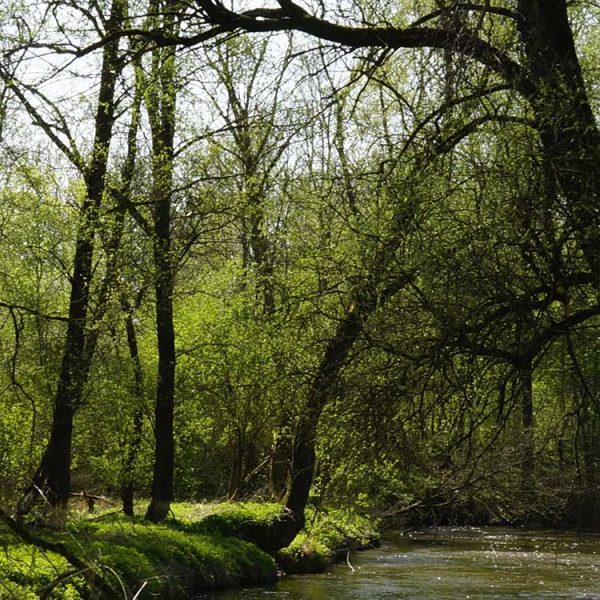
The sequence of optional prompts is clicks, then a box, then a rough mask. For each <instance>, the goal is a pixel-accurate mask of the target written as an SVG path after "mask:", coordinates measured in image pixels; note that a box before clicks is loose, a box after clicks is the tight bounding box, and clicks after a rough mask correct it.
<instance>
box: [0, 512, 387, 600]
mask: <svg viewBox="0 0 600 600" xmlns="http://www.w3.org/2000/svg"><path fill="white" fill-rule="evenodd" d="M280 511H281V506H280V505H277V504H259V503H236V504H231V503H224V504H218V505H214V504H213V505H206V504H198V505H193V504H175V505H174V506H173V513H174V516H175V518H174V519H171V520H169V521H168V522H167V523H166V524H164V525H155V524H149V523H147V522H144V521H143V520H142V519H141V518H127V517H124V516H121V515H117V514H107V515H103V516H102V517H101V518H100V519H98V518H96V519H94V520H91V519H89V518H74V519H73V520H71V522H70V523H69V525H68V527H67V529H66V531H63V532H49V531H44V530H40V531H38V532H37V533H38V535H42V536H43V537H45V538H46V539H51V540H52V541H60V542H62V543H63V544H65V545H66V546H67V547H69V548H70V549H71V550H72V551H74V552H75V553H76V554H77V555H78V556H80V557H81V558H83V559H85V560H86V561H88V562H89V563H93V564H94V565H96V566H97V567H98V569H99V570H101V572H102V574H103V575H104V577H105V578H106V579H108V580H109V581H110V582H111V583H112V584H113V586H114V587H115V588H116V589H118V590H120V591H121V593H122V597H123V598H124V600H125V599H127V598H133V597H134V596H135V594H136V593H138V592H139V591H140V589H141V588H142V587H143V590H142V591H141V593H139V595H138V596H137V598H139V600H143V599H144V598H151V597H160V598H171V599H176V598H189V597H190V595H192V594H194V593H195V592H198V591H200V590H206V589H210V588H218V587H233V586H237V585H257V584H260V583H266V582H270V581H273V580H274V579H275V578H276V576H277V565H276V563H275V560H274V558H273V557H272V556H270V555H268V554H266V553H265V552H263V551H261V550H259V549H258V548H257V547H256V546H255V545H253V544H251V543H249V542H246V541H243V540H242V539H240V538H245V539H251V538H252V532H253V531H254V528H260V527H262V526H264V524H265V523H268V522H270V521H272V520H273V519H275V518H277V517H278V515H279V514H280ZM307 523H308V526H307V530H306V531H303V532H302V533H301V534H300V535H299V536H298V538H297V539H296V540H295V541H294V543H293V544H292V545H291V546H290V547H289V548H286V549H285V550H283V551H281V552H280V553H278V555H277V557H276V558H277V560H278V562H279V564H280V568H282V569H283V570H284V571H286V572H290V573H291V572H294V573H298V572H307V571H319V570H323V569H325V568H326V567H327V566H328V565H329V564H331V562H332V561H333V560H334V558H335V556H336V551H339V550H340V549H341V548H345V547H349V548H359V547H361V546H364V545H368V544H369V543H371V542H372V541H373V540H374V539H375V538H376V536H377V531H376V530H375V529H374V527H373V524H372V521H369V520H368V519H366V518H364V517H359V516H357V515H356V514H354V513H352V512H350V511H344V510H330V511H327V512H325V511H321V512H319V513H314V512H312V513H311V512H309V514H308V519H307ZM344 556H345V554H344ZM59 581H60V582H59ZM57 582H59V583H57ZM87 585H88V584H87V583H86V580H85V577H84V576H83V575H82V574H81V573H75V572H74V570H73V569H72V567H71V566H70V565H69V564H68V563H67V561H66V560H65V559H63V558H62V557H60V556H58V555H55V554H52V553H49V552H42V551H40V550H38V549H36V548H33V547H32V546H28V545H24V544H22V543H20V542H19V541H18V540H16V539H15V538H14V537H13V536H12V535H10V534H8V533H6V532H2V531H0V600H8V599H11V600H29V599H33V598H39V597H40V596H39V594H40V592H41V591H42V592H45V593H46V596H45V597H46V598H48V599H49V600H79V599H84V598H88V597H89V589H88V587H87Z"/></svg>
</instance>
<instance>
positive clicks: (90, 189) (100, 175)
mask: <svg viewBox="0 0 600 600" xmlns="http://www.w3.org/2000/svg"><path fill="white" fill-rule="evenodd" d="M125 11H126V5H125V3H124V2H123V1H122V0H115V1H114V2H113V3H112V6H111V13H110V17H109V18H108V19H107V20H106V31H105V32H104V35H106V36H111V35H114V33H115V32H118V31H119V30H120V28H121V27H122V25H123V18H124V14H125ZM120 68H121V66H120V61H119V42H118V39H117V40H113V41H109V42H108V43H107V44H106V45H105V47H104V50H103V61H102V67H101V72H100V89H99V93H98V104H97V111H96V116H95V123H94V127H95V134H94V141H93V147H92V151H91V156H90V158H89V160H88V161H86V160H85V159H84V157H83V156H82V155H81V154H80V152H79V150H78V148H77V147H76V146H75V144H74V142H73V137H72V136H71V134H70V132H69V130H68V129H66V131H65V125H66V122H65V121H64V117H62V119H63V120H62V125H63V126H62V127H61V126H60V121H59V125H56V124H53V123H51V122H49V121H48V120H46V119H45V118H44V116H43V115H42V113H41V112H40V111H39V110H38V109H37V108H36V106H35V104H34V103H32V101H30V99H29V97H28V95H32V96H33V97H34V98H35V97H36V96H37V99H40V94H39V93H37V92H36V90H35V89H33V88H31V87H28V86H26V85H23V86H20V85H19V83H18V82H17V81H15V80H14V79H13V78H12V77H11V74H10V73H9V72H8V71H7V70H5V69H2V71H1V73H0V75H1V76H2V78H3V79H4V81H5V83H6V84H8V85H9V86H10V89H11V91H12V93H13V94H15V96H16V97H17V98H18V99H19V100H20V101H21V103H22V104H23V105H24V107H25V109H26V110H27V111H28V112H29V114H30V115H31V117H32V118H33V119H34V121H35V122H36V123H37V124H39V125H40V127H41V128H42V129H43V130H44V132H45V133H46V135H48V137H49V138H50V140H52V142H54V144H55V145H56V146H57V147H58V148H59V149H60V150H61V151H62V152H63V153H64V154H65V155H66V156H67V158H68V159H69V160H70V161H71V162H72V163H73V165H74V166H75V167H76V168H77V169H78V170H79V172H80V173H81V175H82V177H83V179H84V181H85V198H84V200H83V204H82V207H81V214H80V223H79V230H78V236H77V241H76V247H75V255H74V258H73V271H72V276H71V290H70V300H69V309H68V324H67V332H66V335H65V342H64V350H63V359H62V366H61V371H60V375H59V380H58V386H57V389H56V394H55V399H54V415H53V423H52V430H51V433H50V439H49V441H48V446H47V448H46V451H45V452H44V455H43V458H42V461H41V464H40V466H39V468H38V470H37V472H36V474H35V476H34V477H33V481H32V483H31V486H30V487H29V488H28V489H27V491H26V493H25V495H24V497H23V499H22V501H21V502H20V504H19V512H20V513H26V512H28V511H29V509H30V508H31V504H32V503H33V502H35V501H36V500H39V499H40V492H41V495H42V496H43V497H45V498H47V500H48V502H49V503H50V505H51V506H54V507H57V508H58V509H59V510H58V512H57V515H58V517H57V519H58V522H59V523H60V522H61V521H62V520H63V518H64V509H66V504H67V500H68V495H69V491H70V464H71V443H72V435H73V417H74V414H75V412H76V410H77V409H78V408H79V406H80V405H81V402H82V395H83V389H84V385H85V382H86V379H87V375H88V373H89V369H90V365H91V359H92V356H93V351H88V350H89V349H88V347H86V343H87V341H88V338H87V335H86V329H87V327H88V326H89V321H88V318H89V317H88V309H89V299H90V288H91V282H92V276H93V258H94V248H95V236H96V233H97V231H98V213H99V210H100V206H101V203H102V198H103V195H104V191H105V176H106V171H107V164H108V155H109V149H110V142H111V138H112V127H113V123H114V120H115V104H116V99H115V86H116V82H117V77H118V73H119V71H120ZM41 99H42V100H44V96H43V95H42V96H41ZM51 108H54V109H55V110H56V108H55V107H51ZM58 118H59V120H60V119H61V116H60V113H59V117H58ZM61 132H64V135H65V136H66V138H67V141H66V142H65V141H64V140H63V139H62V137H61Z"/></svg>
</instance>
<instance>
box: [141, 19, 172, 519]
mask: <svg viewBox="0 0 600 600" xmlns="http://www.w3.org/2000/svg"><path fill="white" fill-rule="evenodd" d="M165 18H172V16H171V17H165ZM167 28H169V25H168V24H167ZM175 100H176V87H175V56H174V49H173V48H167V49H163V50H160V49H156V50H154V51H153V60H152V80H151V81H150V84H149V86H148V88H147V91H146V105H147V108H148V117H149V121H150V128H151V131H152V180H153V183H152V186H153V189H152V202H153V207H154V239H153V251H154V267H155V286H154V289H155V294H156V334H157V342H158V373H157V385H156V403H155V425H154V427H155V429H154V435H155V444H156V445H155V455H154V471H153V479H152V499H151V501H150V505H149V506H148V510H147V512H146V518H147V519H149V520H150V521H154V522H158V521H162V520H163V519H165V517H166V516H167V514H168V512H169V510H170V504H171V500H172V499H173V476H174V463H175V443H174V436H173V415H174V407H175V327H174V324H173V280H174V257H173V255H172V250H171V194H172V182H173V156H174V151H173V144H174V135H175Z"/></svg>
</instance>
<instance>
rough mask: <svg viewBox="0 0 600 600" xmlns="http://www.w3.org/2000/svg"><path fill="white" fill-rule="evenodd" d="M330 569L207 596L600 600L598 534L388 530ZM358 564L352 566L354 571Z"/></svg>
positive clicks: (218, 599) (226, 599)
mask: <svg viewBox="0 0 600 600" xmlns="http://www.w3.org/2000/svg"><path fill="white" fill-rule="evenodd" d="M349 562H350V565H351V566H349V565H348V564H346V563H342V564H338V565H336V566H335V567H333V568H332V569H331V572H329V573H324V574H320V575H301V576H294V577H284V578H282V579H281V580H280V581H279V582H278V583H277V584H276V585H275V586H274V587H269V588H257V589H248V590H234V591H228V592H224V593H220V594H213V595H204V596H196V599H198V600H199V599H207V600H284V599H285V600H346V599H359V598H360V599H367V600H403V599H406V600H408V599H410V600H454V599H459V598H460V599H461V600H465V599H471V600H484V599H485V600H512V599H516V598H519V599H525V600H550V599H553V600H555V599H556V600H566V599H569V600H600V534H574V533H562V532H558V533H557V532H549V531H531V530H519V529H516V530H515V529H496V528H437V529H428V530H425V531H418V532H416V531H415V532H412V533H410V534H406V535H400V534H390V535H387V536H386V537H385V538H384V540H383V544H382V546H381V548H377V549H375V550H369V551H367V552H360V553H356V554H352V556H350V560H349ZM352 569H354V570H352Z"/></svg>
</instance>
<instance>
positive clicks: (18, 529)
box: [0, 508, 123, 600]
mask: <svg viewBox="0 0 600 600" xmlns="http://www.w3.org/2000/svg"><path fill="white" fill-rule="evenodd" d="M0 522H2V523H4V524H5V525H6V526H7V527H8V528H9V529H10V530H11V531H12V532H13V533H14V534H15V535H16V536H17V537H18V538H20V539H22V540H23V541H24V542H26V543H28V544H31V545H32V546H35V547H36V548H39V549H40V550H44V551H45V552H54V553H55V554H58V555H59V556H62V557H63V558H64V559H65V560H66V561H67V562H68V563H69V564H70V565H71V566H72V567H74V568H75V569H77V570H78V571H79V572H80V573H81V574H82V575H83V576H84V577H85V578H86V580H87V582H88V584H89V585H90V587H92V588H96V589H98V590H99V591H100V592H101V593H102V598H105V599H106V600H123V598H122V596H121V595H120V594H118V593H117V592H116V591H115V590H114V588H113V587H112V585H110V583H108V581H106V579H105V578H104V577H103V576H102V575H101V574H100V573H98V571H97V569H96V566H95V565H94V564H92V563H88V562H87V561H86V560H84V559H82V558H80V557H79V556H77V555H76V554H75V553H74V552H72V551H71V550H69V548H67V546H65V545H64V544H62V543H60V542H50V541H48V540H45V539H44V538H41V537H39V536H37V535H35V534H33V533H31V531H29V530H28V529H27V528H26V527H25V526H24V525H21V524H20V523H19V522H18V521H16V520H15V519H13V518H12V517H11V516H10V515H9V514H8V513H7V512H6V511H4V510H3V509H1V508H0Z"/></svg>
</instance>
